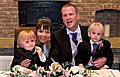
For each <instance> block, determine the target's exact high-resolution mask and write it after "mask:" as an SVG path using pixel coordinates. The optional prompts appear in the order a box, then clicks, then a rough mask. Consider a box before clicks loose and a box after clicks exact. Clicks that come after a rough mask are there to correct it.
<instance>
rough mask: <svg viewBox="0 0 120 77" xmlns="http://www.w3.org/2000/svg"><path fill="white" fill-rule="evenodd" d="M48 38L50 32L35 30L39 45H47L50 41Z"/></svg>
mask: <svg viewBox="0 0 120 77" xmlns="http://www.w3.org/2000/svg"><path fill="white" fill-rule="evenodd" d="M50 37H51V33H50V30H48V29H43V28H41V29H38V30H37V38H38V40H39V41H40V42H41V43H43V44H45V43H47V42H48V41H49V40H50Z"/></svg>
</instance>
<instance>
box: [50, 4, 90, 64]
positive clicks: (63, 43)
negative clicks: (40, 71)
mask: <svg viewBox="0 0 120 77" xmlns="http://www.w3.org/2000/svg"><path fill="white" fill-rule="evenodd" d="M61 13H62V19H63V23H64V26H63V27H62V28H60V29H59V30H58V31H56V32H54V33H53V35H52V37H51V49H50V53H49V56H50V57H51V59H52V60H54V61H56V62H59V63H60V64H66V63H72V64H73V65H75V63H74V57H75V55H76V54H77V53H76V49H77V45H78V44H79V43H80V42H82V41H83V40H84V39H86V38H88V36H87V27H85V26H81V25H79V13H78V12H77V8H76V6H75V5H73V4H66V5H64V6H63V8H62V9H61Z"/></svg>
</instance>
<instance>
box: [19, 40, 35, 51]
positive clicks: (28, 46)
mask: <svg viewBox="0 0 120 77" xmlns="http://www.w3.org/2000/svg"><path fill="white" fill-rule="evenodd" d="M21 47H22V48H24V49H25V50H29V51H32V49H33V48H34V47H35V39H26V40H23V41H21Z"/></svg>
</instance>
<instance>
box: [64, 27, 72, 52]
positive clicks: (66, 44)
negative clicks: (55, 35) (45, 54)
mask: <svg viewBox="0 0 120 77" xmlns="http://www.w3.org/2000/svg"><path fill="white" fill-rule="evenodd" d="M62 34H63V35H62V43H63V46H64V48H65V49H66V51H68V54H71V52H72V50H71V44H70V38H69V35H68V34H67V31H66V29H65V28H64V29H63V33H62Z"/></svg>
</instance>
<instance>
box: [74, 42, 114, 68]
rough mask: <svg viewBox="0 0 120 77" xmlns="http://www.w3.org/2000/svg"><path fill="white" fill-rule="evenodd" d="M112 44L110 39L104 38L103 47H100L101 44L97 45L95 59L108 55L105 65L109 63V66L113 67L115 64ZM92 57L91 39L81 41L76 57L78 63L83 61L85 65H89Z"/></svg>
mask: <svg viewBox="0 0 120 77" xmlns="http://www.w3.org/2000/svg"><path fill="white" fill-rule="evenodd" d="M110 46H111V44H110V42H109V41H107V40H103V47H100V48H99V46H98V47H97V49H96V53H95V56H94V60H95V59H97V58H100V57H106V58H107V61H106V64H105V65H108V66H109V67H111V66H112V64H113V52H112V49H111V47H110ZM90 57H91V45H90V40H88V41H86V42H81V43H80V44H79V45H78V53H77V55H76V57H75V62H76V65H78V64H80V63H82V64H83V65H84V66H85V65H87V63H88V62H89V59H90Z"/></svg>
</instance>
